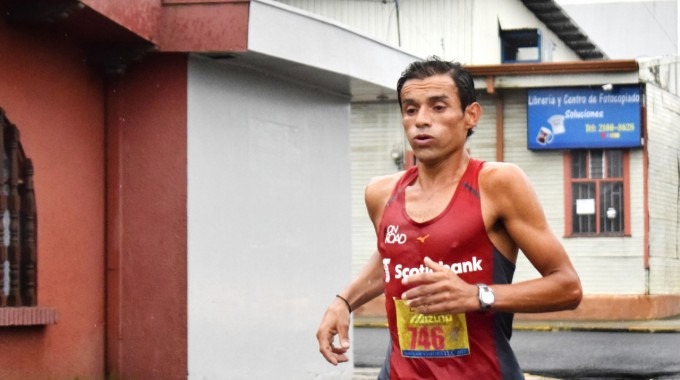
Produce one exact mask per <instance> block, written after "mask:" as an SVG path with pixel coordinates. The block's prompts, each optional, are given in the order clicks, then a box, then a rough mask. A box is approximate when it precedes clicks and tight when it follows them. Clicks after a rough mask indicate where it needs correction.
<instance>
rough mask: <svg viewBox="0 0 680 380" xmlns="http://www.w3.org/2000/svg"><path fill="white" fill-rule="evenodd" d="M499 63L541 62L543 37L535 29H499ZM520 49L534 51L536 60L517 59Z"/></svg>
mask: <svg viewBox="0 0 680 380" xmlns="http://www.w3.org/2000/svg"><path fill="white" fill-rule="evenodd" d="M498 37H499V39H500V43H501V63H538V62H542V61H543V44H542V40H543V36H542V35H541V31H540V30H539V29H537V28H523V29H499V31H498ZM522 48H532V49H536V53H537V58H536V59H518V58H517V56H518V55H519V50H520V49H522Z"/></svg>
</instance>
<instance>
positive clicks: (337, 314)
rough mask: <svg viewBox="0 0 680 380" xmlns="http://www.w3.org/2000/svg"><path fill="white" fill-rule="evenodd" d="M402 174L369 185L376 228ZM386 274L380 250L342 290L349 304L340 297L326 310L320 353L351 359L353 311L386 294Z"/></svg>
mask: <svg viewBox="0 0 680 380" xmlns="http://www.w3.org/2000/svg"><path fill="white" fill-rule="evenodd" d="M400 175H401V174H400V173H397V174H395V175H391V176H385V177H379V178H375V179H373V180H372V181H371V183H369V184H368V186H366V192H365V200H366V209H367V211H368V214H369V216H370V218H371V221H372V222H373V225H374V228H375V229H376V231H377V229H378V226H379V223H380V219H381V218H382V210H383V208H384V206H385V204H386V203H387V199H388V198H389V196H390V194H391V192H392V188H394V184H395V183H396V181H397V180H398V178H399V176H400ZM383 276H384V270H383V265H382V259H381V257H380V253H379V252H378V251H377V250H376V251H374V252H373V254H372V255H371V257H370V258H369V259H368V262H367V263H366V265H365V266H364V268H363V270H362V271H361V273H359V275H358V276H357V277H356V278H355V279H354V280H353V281H352V282H351V283H350V284H349V285H348V286H347V287H345V289H343V290H342V291H341V292H340V293H338V295H339V296H340V297H342V298H343V299H344V300H346V301H347V303H348V304H349V305H347V304H345V301H344V300H343V299H340V298H339V297H336V298H335V299H334V300H333V302H332V303H331V305H330V306H329V307H328V309H327V310H326V314H324V316H323V319H322V320H321V324H320V325H319V329H318V330H317V332H316V338H317V340H318V341H319V352H321V355H323V357H324V358H326V360H327V361H328V362H329V363H331V364H333V365H337V364H338V363H342V362H346V361H348V360H349V358H348V357H347V355H345V353H346V352H347V350H348V349H349V333H348V332H349V323H350V312H351V311H354V310H356V309H357V308H359V307H360V306H362V305H364V304H365V303H367V302H368V301H370V300H372V299H374V298H375V297H377V296H379V295H380V294H382V293H383V291H384V289H385V285H384V282H383ZM348 306H349V310H348ZM336 335H337V336H338V339H339V342H340V345H339V346H336V345H334V340H335V336H336Z"/></svg>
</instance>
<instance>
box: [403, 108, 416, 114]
mask: <svg viewBox="0 0 680 380" xmlns="http://www.w3.org/2000/svg"><path fill="white" fill-rule="evenodd" d="M404 113H405V114H407V115H413V114H414V113H416V108H415V107H408V108H406V109H405V110H404Z"/></svg>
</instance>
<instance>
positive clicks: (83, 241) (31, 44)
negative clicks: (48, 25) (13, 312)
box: [0, 19, 105, 379]
mask: <svg viewBox="0 0 680 380" xmlns="http://www.w3.org/2000/svg"><path fill="white" fill-rule="evenodd" d="M0 57H2V59H0V107H2V108H3V109H4V110H5V112H6V114H7V117H8V118H9V120H10V121H11V122H13V123H14V124H16V125H17V126H18V128H19V130H20V133H21V141H22V145H23V147H24V150H25V152H26V154H27V156H28V157H30V158H32V160H33V164H34V167H35V191H36V202H37V212H38V234H37V235H38V244H37V245H38V302H39V305H41V306H50V307H54V308H55V309H56V311H57V318H58V323H56V324H53V325H48V326H45V327H0V378H1V379H47V378H53V379H73V378H80V379H97V378H98V377H99V376H100V375H101V374H102V373H103V370H104V332H105V323H104V316H105V315H104V302H105V299H104V294H105V292H104V257H105V256H104V254H105V251H104V249H105V237H104V234H105V224H104V214H105V197H104V179H105V177H104V149H103V147H104V114H105V111H104V91H103V83H102V80H101V77H100V76H99V75H98V74H96V73H94V72H93V71H92V70H91V68H90V67H88V66H87V64H86V63H85V57H84V56H83V54H82V53H81V51H80V49H79V48H77V47H76V46H75V45H72V44H71V43H70V42H68V41H66V40H65V39H64V38H63V35H62V34H57V33H49V32H48V33H41V32H37V31H32V30H22V31H19V30H16V29H13V28H10V27H8V26H7V25H6V24H5V21H4V19H0ZM48 375H49V376H48Z"/></svg>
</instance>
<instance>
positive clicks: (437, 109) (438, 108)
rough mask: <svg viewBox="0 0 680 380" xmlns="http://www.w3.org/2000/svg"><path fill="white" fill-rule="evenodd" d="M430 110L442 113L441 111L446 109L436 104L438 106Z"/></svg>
mask: <svg viewBox="0 0 680 380" xmlns="http://www.w3.org/2000/svg"><path fill="white" fill-rule="evenodd" d="M432 109H433V110H435V111H443V110H445V109H446V106H444V105H441V104H438V105H436V106H434V107H432Z"/></svg>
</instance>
